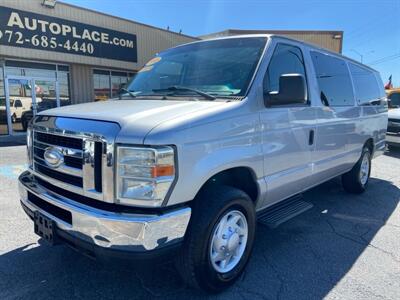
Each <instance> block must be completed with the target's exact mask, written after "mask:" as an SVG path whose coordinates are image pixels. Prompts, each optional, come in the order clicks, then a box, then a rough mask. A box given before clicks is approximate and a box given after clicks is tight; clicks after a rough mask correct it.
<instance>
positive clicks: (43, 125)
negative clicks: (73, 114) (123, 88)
mask: <svg viewBox="0 0 400 300" xmlns="http://www.w3.org/2000/svg"><path fill="white" fill-rule="evenodd" d="M120 129H121V128H120V126H119V125H118V124H117V123H114V122H105V121H98V120H86V119H76V118H65V117H57V116H46V115H38V116H36V117H35V119H34V120H33V122H32V128H31V130H32V134H31V135H30V136H31V139H32V140H31V145H32V148H31V149H29V150H30V152H29V153H30V155H31V158H32V159H31V162H32V166H31V168H32V169H33V171H34V172H35V176H36V177H39V178H41V180H44V181H46V182H48V183H49V184H52V185H53V186H57V187H58V188H60V189H62V190H65V191H66V192H71V193H74V194H77V195H81V196H84V197H87V198H90V199H93V200H94V201H103V202H108V203H114V200H115V199H114V143H115V138H116V137H117V134H118V132H119V131H120Z"/></svg>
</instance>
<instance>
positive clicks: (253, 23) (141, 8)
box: [63, 0, 400, 87]
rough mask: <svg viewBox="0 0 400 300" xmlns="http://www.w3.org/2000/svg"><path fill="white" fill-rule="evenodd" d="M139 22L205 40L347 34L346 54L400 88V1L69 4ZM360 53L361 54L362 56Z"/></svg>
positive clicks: (78, 0)
mask: <svg viewBox="0 0 400 300" xmlns="http://www.w3.org/2000/svg"><path fill="white" fill-rule="evenodd" d="M63 2H67V3H71V4H74V5H78V6H82V7H87V8H90V9H94V10H97V11H101V12H104V13H108V14H111V15H115V16H119V17H123V18H127V19H131V20H134V21H137V22H141V23H145V24H149V25H153V26H157V27H161V28H167V26H169V27H170V30H173V31H179V30H180V29H182V31H183V33H184V34H188V35H193V36H197V35H202V34H207V33H211V32H217V31H222V30H225V29H228V28H234V29H282V30H285V29H287V30H343V31H344V43H343V54H344V55H346V56H349V57H351V58H354V59H356V60H360V59H361V56H360V55H362V57H363V61H364V63H366V64H369V65H371V66H372V67H373V68H375V69H377V70H378V71H380V72H381V75H382V79H383V81H384V82H386V81H387V79H388V77H389V75H391V74H393V82H394V84H395V85H396V86H399V87H400V0H376V1H371V0H368V1H360V0H347V1H346V0H336V1H333V0H320V1H315V0H297V1H296V0H272V1H260V0H247V1H246V0H242V1H239V0H232V1H228V0H209V1H206V0H203V1H200V0H199V1H190V0H187V1H184V0H163V1H161V0H147V1H146V0H139V1H134V0H112V1H110V0H63ZM358 53H359V54H358Z"/></svg>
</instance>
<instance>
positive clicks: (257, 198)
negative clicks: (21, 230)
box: [19, 35, 388, 292]
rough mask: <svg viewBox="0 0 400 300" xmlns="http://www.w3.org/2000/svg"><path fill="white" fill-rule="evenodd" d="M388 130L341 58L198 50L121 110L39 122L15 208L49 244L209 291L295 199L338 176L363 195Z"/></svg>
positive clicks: (234, 271) (252, 41)
mask: <svg viewBox="0 0 400 300" xmlns="http://www.w3.org/2000/svg"><path fill="white" fill-rule="evenodd" d="M387 122H388V121H387V102H386V97H385V92H384V90H383V84H382V82H381V79H380V76H379V74H378V72H376V71H375V70H373V69H371V68H369V67H367V66H364V65H361V64H359V63H357V62H355V61H352V60H350V59H348V58H345V57H343V56H341V55H339V54H337V53H332V52H329V51H327V50H324V49H320V48H317V47H315V46H312V45H309V44H305V43H302V42H298V41H295V40H291V39H287V38H283V37H279V36H274V35H251V36H235V37H229V38H222V39H215V40H207V41H199V42H194V43H191V44H187V45H182V46H178V47H176V48H173V49H169V50H166V51H164V52H161V53H159V54H158V55H157V56H156V57H155V58H153V59H152V60H150V61H149V62H148V63H147V64H146V65H145V66H144V67H143V68H142V69H141V71H140V72H139V73H138V74H137V75H136V77H135V78H134V79H133V80H132V81H131V82H130V83H129V84H128V85H127V87H126V88H124V89H122V90H121V94H120V96H119V98H118V99H112V100H110V101H104V102H98V103H88V104H80V105H71V106H66V107H61V108H55V109H51V110H46V111H44V112H41V113H40V114H39V115H38V116H36V117H35V118H34V119H33V121H32V122H31V124H30V126H29V130H28V133H27V145H28V157H29V169H28V170H27V171H25V172H24V173H22V174H21V175H20V177H19V190H20V196H21V204H22V207H23V209H24V210H25V212H26V213H27V214H28V215H29V216H30V217H31V219H32V220H33V221H34V230H35V232H36V233H37V234H38V235H39V236H41V237H42V238H43V239H44V240H47V241H49V242H50V243H58V242H63V243H66V244H68V245H71V246H73V247H74V248H75V249H79V250H82V251H83V252H84V253H85V254H87V255H92V256H94V257H103V256H107V255H114V256H117V257H126V256H129V257H131V258H133V259H134V258H138V259H140V260H143V259H146V258H149V259H151V260H156V259H158V258H165V257H166V256H169V255H171V254H173V255H174V257H175V260H176V265H177V268H178V270H179V271H180V272H181V274H182V278H183V279H184V280H185V281H186V282H187V283H188V284H189V285H191V286H193V287H198V288H202V289H204V290H207V291H211V292H217V291H221V290H223V289H224V288H226V287H228V286H229V285H231V284H232V283H233V282H234V281H235V280H236V279H237V278H238V276H239V275H240V274H241V273H242V272H243V270H244V268H245V266H246V264H247V262H248V260H249V257H250V253H251V250H252V248H253V243H254V239H255V232H256V224H257V222H259V223H262V224H265V225H267V226H270V227H276V226H278V225H279V224H280V223H282V222H284V221H286V220H288V219H290V218H292V217H294V216H296V215H298V214H299V213H301V212H303V211H305V210H307V209H309V208H310V207H311V205H310V204H309V203H307V202H306V201H304V200H302V198H301V196H300V195H301V193H302V192H304V191H306V190H308V189H310V188H312V187H314V186H316V185H318V184H320V183H322V182H325V181H327V180H329V179H331V178H333V177H336V176H342V182H343V188H344V189H345V190H346V191H348V192H350V193H362V192H364V190H365V189H366V188H367V186H368V179H369V176H370V171H371V160H372V158H373V157H376V156H377V155H380V154H381V153H382V152H383V151H384V149H385V133H386V128H387ZM271 247H273V245H271ZM293 251H294V252H295V249H293ZM166 276H167V274H166Z"/></svg>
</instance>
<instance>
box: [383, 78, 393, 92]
mask: <svg viewBox="0 0 400 300" xmlns="http://www.w3.org/2000/svg"><path fill="white" fill-rule="evenodd" d="M392 88H393V84H392V75H390V76H389V81H388V82H387V83H386V84H385V90H390V89H392Z"/></svg>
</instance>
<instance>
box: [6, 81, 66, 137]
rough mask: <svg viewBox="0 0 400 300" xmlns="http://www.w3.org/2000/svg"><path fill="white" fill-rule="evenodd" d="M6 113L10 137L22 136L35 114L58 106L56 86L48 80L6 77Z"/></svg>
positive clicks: (55, 83) (54, 82)
mask: <svg viewBox="0 0 400 300" xmlns="http://www.w3.org/2000/svg"><path fill="white" fill-rule="evenodd" d="M5 90H6V99H5V100H6V101H5V102H6V103H5V104H6V111H7V122H8V129H9V130H8V131H9V134H10V135H16V134H21V133H22V134H23V133H25V132H26V129H27V128H28V123H29V121H30V120H31V119H32V118H33V117H34V116H35V115H36V113H37V112H40V111H44V110H46V109H49V108H54V107H58V106H59V104H60V103H59V97H58V85H57V82H56V80H54V79H48V78H30V77H22V76H12V77H10V76H8V77H6V80H5Z"/></svg>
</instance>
